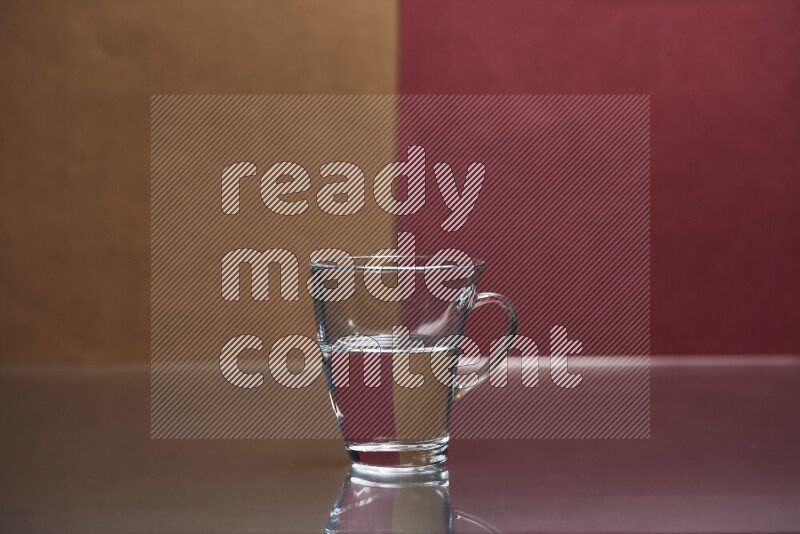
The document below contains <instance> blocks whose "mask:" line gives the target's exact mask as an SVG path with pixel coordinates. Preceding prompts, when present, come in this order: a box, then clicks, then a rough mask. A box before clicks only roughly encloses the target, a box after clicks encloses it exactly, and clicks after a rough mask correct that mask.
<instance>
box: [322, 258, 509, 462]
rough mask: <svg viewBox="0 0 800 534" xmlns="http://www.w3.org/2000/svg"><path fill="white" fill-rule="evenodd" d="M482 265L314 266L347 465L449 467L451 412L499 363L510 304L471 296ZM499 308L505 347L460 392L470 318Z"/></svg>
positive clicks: (369, 262) (375, 261) (395, 261)
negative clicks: (480, 311)
mask: <svg viewBox="0 0 800 534" xmlns="http://www.w3.org/2000/svg"><path fill="white" fill-rule="evenodd" d="M483 267H484V262H482V261H476V260H466V259H464V258H463V257H456V258H453V257H447V256H441V255H437V256H401V255H387V256H370V257H349V256H348V257H340V258H330V259H325V260H319V261H314V262H312V263H311V278H310V280H309V287H310V290H311V294H312V297H313V299H314V307H315V314H316V321H317V338H318V339H317V341H318V343H319V347H320V350H321V352H322V356H323V370H324V373H325V378H326V382H327V385H328V390H329V392H330V398H331V403H332V406H333V411H334V414H335V416H336V419H337V422H338V424H339V428H340V430H341V433H342V437H343V438H344V442H345V447H346V449H347V452H348V454H349V456H350V459H351V460H352V461H353V462H354V463H357V464H365V465H370V466H375V467H382V468H386V469H401V470H403V469H405V470H407V469H414V468H416V469H418V470H419V469H424V468H425V467H426V466H432V465H436V464H439V463H441V462H444V461H445V460H446V459H447V452H448V443H449V439H450V414H451V409H452V404H453V402H454V401H455V400H457V399H458V398H460V397H461V396H462V395H463V394H465V393H466V392H467V391H470V390H471V389H472V388H474V387H475V386H476V385H477V384H479V383H481V382H483V381H484V380H485V379H486V378H487V377H488V376H489V375H488V373H489V371H490V369H492V368H493V367H495V366H497V365H498V364H499V363H500V362H501V361H502V359H503V358H505V357H506V355H507V354H508V352H509V350H510V349H511V345H512V344H513V341H514V336H515V335H516V331H517V314H516V310H515V309H514V306H513V304H512V303H511V302H510V301H509V300H508V299H507V298H506V297H503V296H502V295H498V294H495V293H478V292H477V284H478V279H479V278H480V275H481V273H482V271H483ZM485 304H497V305H499V306H500V307H501V308H502V309H503V310H504V311H505V313H506V332H505V336H504V337H503V338H502V339H503V343H501V344H500V347H499V349H498V350H497V351H496V353H495V354H491V355H490V356H489V360H488V363H487V364H486V365H485V367H484V368H483V369H482V370H481V371H479V372H477V373H474V374H473V376H472V377H471V378H470V380H469V382H468V383H467V384H464V383H463V382H460V381H459V380H458V379H457V377H456V371H457V367H458V360H459V352H460V350H461V340H462V336H463V334H464V329H465V327H466V323H467V318H468V316H469V313H470V312H471V311H472V310H473V309H475V308H477V307H479V306H482V305H485Z"/></svg>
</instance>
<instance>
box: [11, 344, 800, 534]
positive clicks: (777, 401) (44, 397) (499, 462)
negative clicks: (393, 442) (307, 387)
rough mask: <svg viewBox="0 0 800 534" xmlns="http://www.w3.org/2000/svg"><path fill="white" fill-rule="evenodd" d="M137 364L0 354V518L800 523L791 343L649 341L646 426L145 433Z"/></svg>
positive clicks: (291, 527) (185, 524) (138, 524)
mask: <svg viewBox="0 0 800 534" xmlns="http://www.w3.org/2000/svg"><path fill="white" fill-rule="evenodd" d="M149 402H150V401H149V368H148V366H147V365H134V364H104V365H93V366H92V365H49V366H44V365H42V366H37V365H32V364H31V365H5V366H3V367H0V406H1V408H0V424H1V425H2V426H1V427H0V428H2V434H1V435H0V452H1V453H2V458H3V460H2V471H1V476H0V480H2V482H0V491H2V494H0V497H1V498H0V532H82V533H88V532H159V533H189V532H198V533H204V532H325V531H326V529H327V531H329V532H359V531H363V532H507V533H511V532H573V533H580V532H664V533H666V532H686V533H699V532H715V533H722V532H798V531H800V428H799V426H800V358H797V357H790V356H752V357H724V356H713V357H712V356H709V357H680V358H678V357H654V358H653V359H652V368H651V438H650V439H645V440H506V441H503V440H456V441H454V442H453V443H452V445H451V452H450V459H449V461H448V462H447V464H446V469H443V470H439V471H437V472H432V473H429V474H427V475H425V476H423V477H422V478H421V479H402V477H388V478H387V477H386V476H383V475H380V474H375V473H371V472H359V471H358V470H351V469H350V464H349V462H348V460H347V457H346V455H345V453H344V448H343V446H342V443H341V442H339V441H336V440H317V441H314V440H305V441H294V440H292V441H290V440H274V441H268V440H151V439H150V433H149V410H150V405H149Z"/></svg>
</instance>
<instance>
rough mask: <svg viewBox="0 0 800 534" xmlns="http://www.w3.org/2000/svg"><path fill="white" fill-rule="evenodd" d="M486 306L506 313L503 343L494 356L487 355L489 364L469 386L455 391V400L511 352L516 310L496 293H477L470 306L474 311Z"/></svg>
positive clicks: (515, 331)
mask: <svg viewBox="0 0 800 534" xmlns="http://www.w3.org/2000/svg"><path fill="white" fill-rule="evenodd" d="M486 304H497V305H498V306H500V307H501V308H503V311H505V312H506V334H505V336H504V340H505V341H504V343H503V345H502V346H501V347H500V348H498V349H497V351H496V352H495V353H494V354H490V355H489V363H488V364H487V365H486V367H485V368H484V369H482V370H481V371H480V372H478V376H476V377H475V379H474V380H472V381H471V383H470V385H469V386H466V387H463V388H458V389H456V391H455V394H454V397H455V398H456V399H460V398H461V397H463V396H464V395H466V394H467V393H468V392H470V391H472V390H473V389H474V388H475V386H477V385H478V384H480V383H481V382H483V381H484V380H486V379H487V378H489V373H490V372H491V371H492V369H494V368H496V367H497V366H498V365H500V363H501V362H502V361H503V359H504V358H505V357H506V356H508V353H509V352H510V351H511V346H512V345H513V344H514V339H515V338H516V336H517V309H516V308H515V307H514V304H512V303H511V301H510V300H508V299H507V298H506V297H504V296H503V295H499V294H497V293H478V296H477V297H475V303H474V304H473V305H472V309H473V310H475V309H477V308H479V307H481V306H484V305H486Z"/></svg>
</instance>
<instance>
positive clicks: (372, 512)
mask: <svg viewBox="0 0 800 534" xmlns="http://www.w3.org/2000/svg"><path fill="white" fill-rule="evenodd" d="M357 532H364V533H366V532H369V533H370V534H374V533H392V532H425V533H430V534H433V533H439V532H440V533H442V534H450V533H453V532H498V530H497V529H496V528H494V527H493V526H491V525H489V524H488V523H486V522H484V521H482V520H480V519H478V518H476V517H474V516H471V515H468V514H465V513H464V512H461V511H459V510H454V509H453V508H452V507H451V506H450V483H449V474H448V471H447V469H445V468H444V467H441V466H440V467H433V468H431V469H428V470H426V471H425V472H423V473H419V472H409V473H402V474H386V473H385V472H384V471H383V470H380V469H378V470H376V469H374V468H370V467H364V466H359V465H353V467H351V468H350V472H349V473H348V474H347V479H346V480H345V483H344V485H343V486H342V491H341V492H340V494H339V498H338V499H337V500H336V502H335V503H334V505H333V508H332V509H331V515H330V519H329V520H328V524H327V525H326V527H325V533H326V534H345V533H357Z"/></svg>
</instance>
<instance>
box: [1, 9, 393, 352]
mask: <svg viewBox="0 0 800 534" xmlns="http://www.w3.org/2000/svg"><path fill="white" fill-rule="evenodd" d="M396 12H397V6H396V4H395V3H394V2H389V1H380V2H374V1H371V0H362V1H353V0H347V1H340V2H324V1H308V0H301V1H283V0H281V1H269V2H245V1H233V2H218V1H195V0H192V1H184V0H168V1H163V2H151V1H135V2H134V1H117V0H113V1H69V2H65V1H46V2H27V1H10V2H4V3H3V4H2V6H0V43H2V44H1V45H0V46H2V54H0V72H2V73H3V83H2V84H0V91H2V98H0V117H2V122H0V136H1V137H0V138H1V139H2V142H1V143H0V165H2V167H0V169H1V170H0V175H1V176H2V180H3V185H2V190H3V194H2V196H0V243H2V247H0V280H1V281H0V302H2V305H1V306H2V309H1V310H0V337H2V345H0V347H2V349H1V350H0V359H1V360H4V361H56V360H65V361H97V360H142V361H146V360H148V359H149V319H148V317H149V305H148V294H149V194H150V193H149V191H150V170H149V138H150V135H149V123H150V117H149V109H150V98H151V95H153V94H187V93H192V94H298V93H304V94H305V93H308V94H316V93H333V94H336V93H339V94H370V93H373V94H383V93H394V92H395V89H396V85H397V80H396V78H397V74H396V65H397V53H396V49H397V44H396V39H397V21H396V15H397V13H396ZM300 224H302V222H300Z"/></svg>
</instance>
